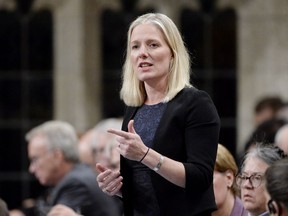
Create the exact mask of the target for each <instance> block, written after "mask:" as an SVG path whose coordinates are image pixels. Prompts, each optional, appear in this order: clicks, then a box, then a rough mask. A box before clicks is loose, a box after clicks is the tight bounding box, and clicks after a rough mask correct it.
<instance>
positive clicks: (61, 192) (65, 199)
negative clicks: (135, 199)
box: [49, 164, 120, 216]
mask: <svg viewBox="0 0 288 216" xmlns="http://www.w3.org/2000/svg"><path fill="white" fill-rule="evenodd" d="M49 202H50V205H52V206H54V205H56V204H64V205H66V206H69V207H71V208H72V209H74V210H75V211H78V212H80V213H81V214H82V215H84V216H100V215H101V216H103V215H105V216H106V215H107V216H118V215H120V213H119V212H118V209H117V207H116V205H115V202H114V201H113V199H112V197H109V196H108V195H106V194H104V193H103V192H102V191H101V189H100V188H99V186H98V184H97V181H96V174H95V173H94V171H93V170H92V169H91V168H90V167H89V166H88V165H86V164H77V165H75V167H74V169H73V170H71V172H70V173H68V174H67V175H66V176H65V177H64V179H63V180H62V181H61V182H60V183H59V184H58V185H57V186H55V188H53V190H52V192H51V194H50V197H49Z"/></svg>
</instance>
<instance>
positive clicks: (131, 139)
mask: <svg viewBox="0 0 288 216" xmlns="http://www.w3.org/2000/svg"><path fill="white" fill-rule="evenodd" d="M130 49H131V54H130V59H131V62H132V65H133V70H134V72H135V73H136V75H137V78H138V79H139V80H140V81H143V82H144V86H145V90H146V94H147V98H146V101H145V104H148V105H152V104H157V103H160V102H161V101H162V100H163V98H164V97H165V92H166V87H167V76H168V73H169V70H170V64H171V61H173V54H172V52H171V49H170V47H169V46H168V44H167V42H166V41H165V39H164V36H163V34H162V32H161V31H160V30H159V29H158V28H157V27H156V26H155V25H153V24H149V23H147V24H140V25H138V26H136V27H135V28H134V30H133V31H132V34H131V41H130ZM108 132H109V133H111V134H115V135H117V141H118V142H119V145H118V147H117V150H118V151H119V153H120V154H121V155H122V156H123V157H125V158H127V159H130V160H135V161H140V160H141V158H142V157H143V156H144V155H145V153H146V152H147V150H148V147H147V146H146V145H145V144H144V143H143V141H142V140H141V138H140V136H139V135H138V134H137V132H136V131H135V129H134V121H133V120H130V122H129V124H128V132H126V131H121V130H116V129H109V130H108ZM163 156H164V162H163V164H162V166H161V168H160V169H159V171H158V174H159V175H161V176H163V177H164V178H165V179H167V180H168V181H170V182H171V183H173V184H175V185H177V186H179V187H182V188H185V169H184V166H183V164H182V163H181V162H178V161H175V160H172V159H170V158H167V157H165V155H163ZM159 160H160V154H159V153H158V152H156V151H154V150H153V149H150V150H149V152H148V154H147V155H146V156H145V158H144V159H143V160H142V163H143V164H144V165H146V166H147V167H149V168H151V169H153V168H154V167H155V166H156V165H157V164H158V163H159ZM96 168H97V170H98V171H99V172H101V173H100V174H99V175H98V176H97V181H98V184H99V187H100V188H101V189H102V190H103V191H104V192H105V193H107V194H109V195H119V196H121V187H122V184H123V183H122V180H123V178H122V176H120V172H119V171H112V170H110V169H107V168H106V167H103V166H102V165H101V164H99V163H98V164H96Z"/></svg>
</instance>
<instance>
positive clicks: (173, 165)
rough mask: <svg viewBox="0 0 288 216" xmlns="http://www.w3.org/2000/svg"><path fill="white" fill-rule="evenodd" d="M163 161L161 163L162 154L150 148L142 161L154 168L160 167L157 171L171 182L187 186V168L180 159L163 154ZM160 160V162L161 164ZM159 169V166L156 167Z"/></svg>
mask: <svg viewBox="0 0 288 216" xmlns="http://www.w3.org/2000/svg"><path fill="white" fill-rule="evenodd" d="M162 159H163V161H162V163H161V154H159V153H158V152H156V151H154V150H153V149H150V150H149V152H148V154H147V155H146V156H145V158H144V159H143V160H142V163H143V164H144V165H146V166H147V167H149V168H150V169H153V168H155V167H157V165H158V166H159V165H160V167H159V169H158V170H157V173H158V174H159V175H161V176H162V177H164V178H165V179H166V180H168V181H170V182H171V183H173V184H175V185H177V186H179V187H183V188H185V179H186V178H185V169H184V165H183V164H182V163H180V162H178V161H174V160H172V159H170V158H167V157H165V156H164V155H163V158H162ZM159 162H160V164H159ZM156 169H157V168H156Z"/></svg>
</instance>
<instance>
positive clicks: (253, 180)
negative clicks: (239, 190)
mask: <svg viewBox="0 0 288 216" xmlns="http://www.w3.org/2000/svg"><path fill="white" fill-rule="evenodd" d="M263 175H264V174H260V173H254V174H252V175H251V176H249V177H248V176H247V175H245V174H238V175H237V176H236V184H237V185H238V187H243V185H244V183H245V181H246V180H249V183H250V184H251V185H252V187H253V188H257V187H259V186H260V185H261V183H262V181H263Z"/></svg>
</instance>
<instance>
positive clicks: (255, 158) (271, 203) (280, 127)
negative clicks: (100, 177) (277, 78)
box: [0, 97, 288, 216]
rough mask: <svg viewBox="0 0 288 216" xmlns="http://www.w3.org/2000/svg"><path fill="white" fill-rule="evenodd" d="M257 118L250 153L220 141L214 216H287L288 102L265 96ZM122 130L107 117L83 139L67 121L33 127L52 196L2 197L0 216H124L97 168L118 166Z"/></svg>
mask: <svg viewBox="0 0 288 216" xmlns="http://www.w3.org/2000/svg"><path fill="white" fill-rule="evenodd" d="M254 114H255V115H254V117H255V118H254V119H255V125H254V126H255V127H254V130H253V131H251V135H250V136H249V137H248V138H247V141H246V143H245V150H244V152H242V153H241V154H239V155H237V156H233V155H232V154H231V152H230V151H229V150H228V149H227V148H226V147H225V143H223V144H218V151H217V158H216V163H215V168H214V181H213V186H214V194H215V201H216V204H217V207H218V209H217V210H216V211H215V212H213V214H212V215H213V216H246V215H247V216H248V215H251V216H258V215H261V216H263V215H288V159H287V154H288V124H287V122H288V104H287V103H284V102H283V101H282V99H281V98H279V97H265V98H263V99H261V100H260V101H258V102H257V103H255V110H254ZM121 125H122V119H121V118H109V119H104V120H102V121H100V122H99V123H98V124H97V125H96V126H95V127H93V128H91V129H90V130H88V131H87V132H86V133H84V134H81V135H77V133H76V131H75V129H74V128H73V126H72V125H70V124H69V123H67V122H62V121H48V122H45V123H43V124H41V125H39V126H37V127H35V128H33V129H31V131H29V132H28V133H27V134H26V140H27V143H28V146H27V147H28V157H29V159H30V166H29V172H30V173H32V174H34V175H35V177H36V178H37V179H38V181H39V182H40V183H41V184H42V185H43V186H47V192H45V194H43V195H42V196H41V197H38V198H36V199H30V200H25V202H26V203H29V205H24V206H23V208H19V209H9V206H7V204H6V203H5V200H0V216H2V215H3V216H7V215H10V216H36V215H48V216H55V215H67V216H69V215H71V216H76V215H85V216H89V215H94V216H95V215H113V216H117V215H119V216H121V215H123V206H122V201H121V198H120V197H118V196H108V195H106V194H104V193H103V192H102V191H101V190H100V189H99V186H98V184H97V182H96V177H97V174H98V173H97V170H96V166H95V165H96V163H99V162H100V163H101V164H103V165H105V167H109V168H110V169H113V170H119V169H120V154H119V152H118V151H117V148H116V147H117V141H116V139H115V135H113V134H109V133H107V130H108V129H110V128H116V129H121ZM25 202H23V203H25Z"/></svg>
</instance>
